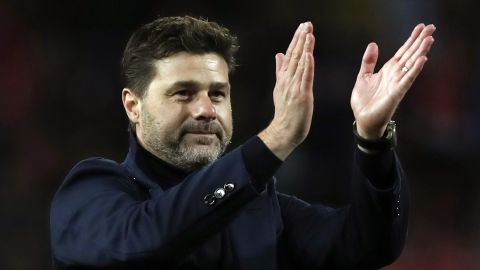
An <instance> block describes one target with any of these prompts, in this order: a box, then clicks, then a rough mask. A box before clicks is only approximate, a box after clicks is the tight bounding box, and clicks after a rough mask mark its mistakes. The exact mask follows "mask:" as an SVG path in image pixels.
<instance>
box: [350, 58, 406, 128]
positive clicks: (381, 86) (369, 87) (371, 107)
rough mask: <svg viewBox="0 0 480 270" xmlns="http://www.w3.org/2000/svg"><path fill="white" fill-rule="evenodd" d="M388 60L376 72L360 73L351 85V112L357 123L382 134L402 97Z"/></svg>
mask: <svg viewBox="0 0 480 270" xmlns="http://www.w3.org/2000/svg"><path fill="white" fill-rule="evenodd" d="M389 64H390V62H388V63H387V64H385V66H384V67H383V68H382V69H381V70H380V71H379V72H378V73H368V74H363V75H360V76H359V77H358V78H357V81H356V83H355V86H354V87H353V91H352V97H351V100H350V103H351V106H352V110H353V114H354V116H355V119H356V121H357V122H358V123H360V124H361V125H362V126H363V127H364V128H365V129H368V130H372V129H375V130H380V131H381V133H380V134H377V135H378V136H380V135H381V134H383V132H382V131H383V130H384V129H385V126H386V124H387V123H388V121H389V120H390V119H391V117H392V115H393V113H394V109H392V108H396V107H397V106H398V103H399V101H400V100H401V99H402V97H403V93H404V92H403V91H401V90H402V89H401V87H400V85H399V82H398V80H397V79H396V78H395V76H394V75H395V74H394V73H393V72H392V68H391V65H389Z"/></svg>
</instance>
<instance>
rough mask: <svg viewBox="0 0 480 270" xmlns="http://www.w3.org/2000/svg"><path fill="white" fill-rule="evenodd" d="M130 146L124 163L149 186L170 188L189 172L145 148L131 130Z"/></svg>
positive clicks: (140, 180) (137, 178) (134, 175)
mask: <svg viewBox="0 0 480 270" xmlns="http://www.w3.org/2000/svg"><path fill="white" fill-rule="evenodd" d="M129 142H130V147H129V150H128V154H127V157H126V158H125V161H124V162H123V163H122V165H124V166H125V167H126V169H127V170H128V171H129V172H130V174H132V176H133V177H134V178H135V181H138V182H140V183H141V184H143V185H145V186H146V187H147V188H149V189H150V188H155V187H158V186H160V187H161V188H162V189H164V190H165V189H168V188H170V187H171V186H174V185H176V184H178V183H180V182H181V181H182V179H183V178H185V177H186V176H187V175H188V172H185V171H183V170H180V169H178V168H175V167H173V166H172V165H170V164H168V163H167V162H165V161H163V160H161V159H159V158H157V157H156V156H154V155H153V154H152V153H150V152H148V151H147V150H145V149H144V148H143V147H142V146H141V145H140V144H139V143H138V140H137V135H136V134H135V132H134V131H132V130H130V138H129Z"/></svg>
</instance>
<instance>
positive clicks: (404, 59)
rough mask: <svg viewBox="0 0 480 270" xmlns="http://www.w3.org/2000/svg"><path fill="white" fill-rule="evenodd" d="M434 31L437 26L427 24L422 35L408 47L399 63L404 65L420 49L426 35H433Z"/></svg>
mask: <svg viewBox="0 0 480 270" xmlns="http://www.w3.org/2000/svg"><path fill="white" fill-rule="evenodd" d="M434 31H435V26H434V25H433V24H430V25H428V26H426V27H425V28H424V29H423V31H422V33H420V35H419V36H418V37H417V39H416V40H415V42H414V43H413V44H412V46H410V48H408V49H407V51H406V52H405V53H404V54H403V55H402V57H401V59H400V60H399V61H398V64H399V65H400V66H404V65H405V63H406V62H407V60H408V59H410V57H412V55H413V54H414V53H415V51H417V50H418V48H419V47H420V45H421V44H422V42H423V40H424V39H425V38H426V37H428V36H431V35H432V34H433V32H434Z"/></svg>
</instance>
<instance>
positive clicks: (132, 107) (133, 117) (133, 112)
mask: <svg viewBox="0 0 480 270" xmlns="http://www.w3.org/2000/svg"><path fill="white" fill-rule="evenodd" d="M122 103H123V108H124V109H125V112H126V113H127V116H128V119H130V122H132V123H133V124H134V125H137V124H138V123H139V122H140V106H141V100H140V98H139V97H138V96H137V95H136V94H135V93H134V92H133V91H132V90H131V89H129V88H123V90H122Z"/></svg>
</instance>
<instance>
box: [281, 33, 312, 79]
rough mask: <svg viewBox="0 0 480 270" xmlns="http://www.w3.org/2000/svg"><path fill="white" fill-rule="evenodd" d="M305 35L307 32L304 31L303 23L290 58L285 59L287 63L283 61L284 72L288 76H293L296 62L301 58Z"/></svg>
mask: <svg viewBox="0 0 480 270" xmlns="http://www.w3.org/2000/svg"><path fill="white" fill-rule="evenodd" d="M306 36H307V32H306V31H305V25H304V26H303V27H302V30H301V31H300V34H299V36H298V41H297V44H296V46H295V48H294V49H293V51H292V53H291V56H290V58H287V59H286V60H287V61H288V63H285V65H284V69H285V71H286V73H287V74H288V75H290V76H293V75H294V74H295V70H296V69H297V66H298V62H299V61H300V59H301V58H302V55H303V51H304V45H305V40H306Z"/></svg>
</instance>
